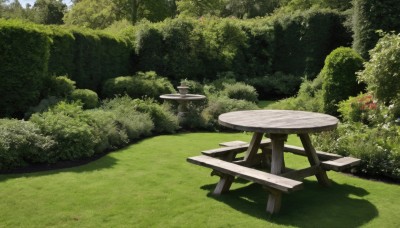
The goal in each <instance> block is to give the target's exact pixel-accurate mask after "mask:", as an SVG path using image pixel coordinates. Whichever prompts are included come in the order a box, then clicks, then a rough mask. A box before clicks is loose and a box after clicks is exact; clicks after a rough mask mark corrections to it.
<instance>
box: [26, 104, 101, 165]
mask: <svg viewBox="0 0 400 228" xmlns="http://www.w3.org/2000/svg"><path fill="white" fill-rule="evenodd" d="M30 120H31V121H32V122H33V123H35V124H37V125H38V126H39V128H40V129H41V131H42V132H43V133H44V134H45V135H48V136H51V137H53V138H54V140H55V141H56V142H57V146H56V148H55V154H54V157H52V158H51V160H52V161H57V160H59V159H61V160H76V159H80V158H84V157H90V156H92V155H93V154H94V153H95V151H94V148H95V146H96V145H97V143H98V142H99V140H100V137H99V135H98V133H97V132H96V131H95V129H94V128H93V127H91V125H90V124H91V123H92V119H91V118H90V117H89V116H88V115H87V114H86V113H85V112H84V111H83V110H82V107H81V106H79V105H78V104H76V103H72V104H68V103H65V102H60V103H59V104H57V105H56V106H55V107H53V108H51V109H50V110H49V111H47V112H44V113H40V114H34V115H32V117H31V119H30Z"/></svg>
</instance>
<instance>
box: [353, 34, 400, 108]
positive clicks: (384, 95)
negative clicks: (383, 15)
mask: <svg viewBox="0 0 400 228" xmlns="http://www.w3.org/2000/svg"><path fill="white" fill-rule="evenodd" d="M370 54H371V59H370V61H368V62H366V63H365V69H364V70H363V71H362V72H360V73H359V74H358V77H359V79H360V80H361V81H363V82H365V83H366V84H367V85H368V90H370V91H372V92H373V93H374V95H375V96H376V98H377V99H378V100H380V101H382V102H384V103H387V104H391V103H393V101H394V100H396V99H400V84H399V83H398V82H399V81H400V73H399V69H400V35H394V34H387V35H385V36H384V37H382V38H381V39H380V40H379V42H378V44H377V45H376V47H375V48H374V49H372V50H371V52H370Z"/></svg>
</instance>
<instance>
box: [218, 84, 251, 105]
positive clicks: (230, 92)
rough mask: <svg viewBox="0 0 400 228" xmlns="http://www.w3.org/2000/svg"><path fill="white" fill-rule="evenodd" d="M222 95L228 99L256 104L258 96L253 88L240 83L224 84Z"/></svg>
mask: <svg viewBox="0 0 400 228" xmlns="http://www.w3.org/2000/svg"><path fill="white" fill-rule="evenodd" d="M222 94H223V95H225V96H227V97H228V98H230V99H236V100H245V101H250V102H254V103H256V102H258V94H257V91H256V89H255V88H254V87H253V86H250V85H247V84H245V83H242V82H237V83H235V84H225V86H224V90H223V91H222Z"/></svg>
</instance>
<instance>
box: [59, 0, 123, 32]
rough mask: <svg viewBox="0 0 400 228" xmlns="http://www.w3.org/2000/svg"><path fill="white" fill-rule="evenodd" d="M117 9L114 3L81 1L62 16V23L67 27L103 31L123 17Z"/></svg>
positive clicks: (92, 0) (102, 0)
mask: <svg viewBox="0 0 400 228" xmlns="http://www.w3.org/2000/svg"><path fill="white" fill-rule="evenodd" d="M117 9H118V7H117V6H116V5H115V3H114V1H110V0H81V1H79V2H77V3H76V4H74V6H73V7H72V8H71V10H69V11H68V12H67V13H66V14H65V15H64V22H65V24H67V25H79V26H82V27H87V28H92V29H103V28H106V27H107V26H109V25H111V24H112V23H113V22H114V21H117V20H118V19H119V18H121V17H123V15H120V14H121V12H118V11H117ZM117 13H118V14H117Z"/></svg>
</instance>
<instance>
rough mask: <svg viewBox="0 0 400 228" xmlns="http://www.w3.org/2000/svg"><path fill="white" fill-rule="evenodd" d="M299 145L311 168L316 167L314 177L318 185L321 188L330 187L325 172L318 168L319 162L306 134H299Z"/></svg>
mask: <svg viewBox="0 0 400 228" xmlns="http://www.w3.org/2000/svg"><path fill="white" fill-rule="evenodd" d="M299 137H300V140H301V143H302V144H303V147H304V150H305V152H306V154H307V158H308V161H309V162H310V165H311V166H318V169H317V173H316V174H315V176H316V177H317V180H318V183H319V184H321V185H323V186H330V185H331V182H330V180H329V178H328V176H327V175H326V171H325V170H323V169H322V168H321V166H320V164H321V162H320V160H319V158H318V155H317V152H316V151H315V149H314V147H313V146H312V144H311V139H310V136H309V135H308V134H299Z"/></svg>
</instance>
